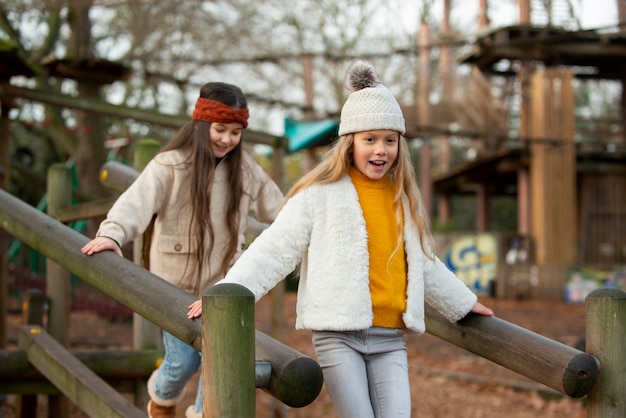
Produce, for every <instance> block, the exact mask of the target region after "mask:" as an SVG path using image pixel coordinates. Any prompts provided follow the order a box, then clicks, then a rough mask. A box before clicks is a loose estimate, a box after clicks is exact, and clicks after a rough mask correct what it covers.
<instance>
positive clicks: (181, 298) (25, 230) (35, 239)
mask: <svg viewBox="0 0 626 418" xmlns="http://www.w3.org/2000/svg"><path fill="white" fill-rule="evenodd" d="M0 228H2V229H4V230H6V231H8V232H9V233H10V234H11V235H13V236H14V237H16V238H17V239H19V240H21V241H22V242H24V243H25V244H26V245H28V246H30V247H32V248H34V249H35V250H37V251H39V252H40V253H41V254H43V255H44V256H46V257H49V258H51V259H52V260H54V261H55V262H56V263H58V264H59V265H61V266H63V267H64V268H66V269H68V270H69V271H71V272H72V273H74V274H76V275H77V276H78V277H80V278H82V279H83V280H85V281H87V282H88V283H90V284H91V285H93V286H94V287H96V288H97V289H99V290H100V291H102V292H104V293H106V294H107V295H109V296H111V297H113V298H114V299H116V300H117V301H118V302H120V303H122V304H123V305H124V306H127V307H129V308H130V309H132V310H133V311H135V312H137V313H138V314H139V315H141V316H143V317H144V318H146V319H147V320H149V321H151V322H153V323H155V324H158V325H159V326H160V327H161V328H163V329H165V330H166V331H168V332H169V333H171V334H172V335H174V336H176V337H177V338H179V339H181V340H182V341H184V342H185V343H187V344H189V345H191V346H192V347H195V348H196V349H198V350H202V338H201V337H202V327H201V323H200V322H201V321H200V320H195V321H190V320H189V319H188V318H187V307H188V306H189V305H190V304H191V303H192V302H193V301H194V300H195V298H194V297H193V296H192V295H190V294H188V293H187V292H185V291H183V290H181V289H179V288H178V287H176V286H174V285H172V284H170V283H168V282H166V281H165V280H163V279H161V278H160V277H158V276H156V275H154V274H152V273H150V272H149V271H147V270H145V269H143V268H141V267H139V266H137V265H136V264H134V263H133V262H131V261H130V260H127V259H125V258H120V257H119V256H118V255H116V254H114V253H113V252H111V251H105V252H102V253H98V254H95V255H93V256H86V255H84V254H82V253H81V252H80V248H81V247H83V246H84V245H85V244H86V243H87V242H88V238H87V237H86V236H84V235H82V234H80V233H79V232H76V231H74V230H73V229H71V228H69V227H67V226H65V225H63V224H62V223H60V222H58V221H56V220H54V219H52V218H51V217H49V216H47V215H45V214H43V213H41V212H39V211H37V210H36V209H35V208H33V207H32V206H30V205H28V204H26V203H24V202H22V201H20V200H19V199H17V198H15V197H14V196H11V195H10V194H9V193H7V192H4V191H0ZM255 350H256V358H257V359H259V360H262V361H269V362H270V363H272V366H273V367H275V366H276V365H278V369H279V370H281V371H282V372H283V373H272V377H271V379H270V383H269V385H268V388H267V389H266V390H267V391H268V392H269V393H270V394H271V395H272V396H274V397H276V398H277V399H278V400H280V401H282V402H283V403H285V404H287V405H293V404H299V405H301V406H303V405H308V404H310V403H311V402H313V401H314V400H315V399H316V398H317V396H318V395H319V391H317V392H305V391H304V390H302V389H301V387H319V388H320V389H321V382H319V381H318V380H317V379H318V377H319V376H321V371H320V367H319V365H318V364H317V362H315V361H313V360H311V359H310V358H308V357H307V356H305V355H304V354H302V353H300V352H299V351H297V350H294V349H293V348H291V347H288V346H286V345H283V344H278V343H277V342H276V343H275V342H274V340H273V339H271V338H270V337H268V336H266V335H265V334H263V333H261V332H260V331H257V332H256V347H255ZM298 360H299V361H298ZM283 378H288V379H291V380H290V383H292V384H291V385H289V384H287V385H286V384H285V383H284V382H281V381H279V380H280V379H283ZM311 380H313V381H314V383H310V381H311ZM294 381H295V382H297V384H293V382H294ZM299 386H300V387H299ZM274 388H281V389H285V390H284V391H281V390H274ZM288 389H292V391H289V390H288ZM286 392H287V393H286Z"/></svg>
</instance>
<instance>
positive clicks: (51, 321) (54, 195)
mask: <svg viewBox="0 0 626 418" xmlns="http://www.w3.org/2000/svg"><path fill="white" fill-rule="evenodd" d="M47 193H48V215H50V216H51V217H52V218H54V217H55V216H56V212H57V210H58V209H60V208H66V207H69V206H71V205H72V172H71V170H70V169H69V168H68V167H67V166H66V165H65V164H63V163H58V164H53V165H52V166H50V168H49V169H48V190H47ZM46 284H47V286H46V288H47V293H48V299H49V300H50V311H49V314H48V332H49V333H50V336H51V337H52V338H54V339H55V340H57V341H58V343H59V344H60V345H61V346H63V347H69V344H70V308H71V304H72V294H71V289H70V273H69V272H68V271H67V270H66V269H64V268H63V267H62V266H60V265H59V264H57V263H55V262H54V260H51V259H50V258H46ZM69 411H70V404H69V400H68V399H67V398H66V397H64V396H62V395H51V396H49V397H48V416H49V417H61V416H68V415H69Z"/></svg>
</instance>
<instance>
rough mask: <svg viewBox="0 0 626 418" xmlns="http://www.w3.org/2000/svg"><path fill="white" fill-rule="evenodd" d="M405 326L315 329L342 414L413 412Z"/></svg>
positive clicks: (390, 417) (363, 417)
mask: <svg viewBox="0 0 626 418" xmlns="http://www.w3.org/2000/svg"><path fill="white" fill-rule="evenodd" d="M403 336H404V331H403V330H401V329H391V328H379V327H373V328H369V329H366V330H362V331H343V332H335V331H313V346H314V347H315V353H316V355H317V361H318V362H319V364H320V366H321V367H322V371H323V373H324V381H325V383H326V388H327V389H328V393H329V395H330V398H331V400H332V402H333V405H334V406H335V410H336V411H337V415H338V416H339V418H356V417H358V418H396V417H410V416H411V391H410V388H409V365H408V359H407V350H406V344H405V342H404V338H403Z"/></svg>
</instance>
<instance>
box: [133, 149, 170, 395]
mask: <svg viewBox="0 0 626 418" xmlns="http://www.w3.org/2000/svg"><path fill="white" fill-rule="evenodd" d="M159 149H161V144H160V143H159V141H157V140H154V139H143V140H141V141H139V142H137V144H136V145H135V149H134V153H133V167H134V168H135V169H136V170H137V171H139V172H141V171H142V170H143V169H144V168H145V167H146V165H148V163H149V162H150V160H151V159H152V158H154V156H155V155H156V154H157V153H158V152H159ZM142 249H143V237H141V236H140V237H137V238H135V240H134V241H133V261H134V262H135V264H137V265H139V266H140V265H141V254H142ZM133 347H134V348H135V349H136V350H142V349H146V348H163V343H162V341H161V330H160V328H159V327H157V326H156V325H154V324H153V323H152V322H150V321H147V320H146V319H145V318H144V317H142V316H141V315H139V314H137V313H133ZM143 392H145V391H143ZM138 396H139V394H138ZM141 397H146V399H144V400H145V401H146V402H147V401H148V399H147V392H146V393H144V394H143V395H141ZM139 401H140V402H142V401H141V400H139Z"/></svg>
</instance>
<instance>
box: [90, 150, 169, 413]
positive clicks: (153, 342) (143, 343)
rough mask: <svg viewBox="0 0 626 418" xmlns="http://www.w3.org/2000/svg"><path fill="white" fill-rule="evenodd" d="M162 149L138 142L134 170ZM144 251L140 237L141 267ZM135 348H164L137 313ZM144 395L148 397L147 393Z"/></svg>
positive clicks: (136, 245) (137, 258) (137, 257)
mask: <svg viewBox="0 0 626 418" xmlns="http://www.w3.org/2000/svg"><path fill="white" fill-rule="evenodd" d="M160 149H161V144H160V143H159V141H157V140H154V139H143V140H141V141H139V142H137V145H135V149H134V153H133V167H134V169H135V170H137V171H138V172H141V171H143V169H144V168H145V167H146V165H148V163H149V162H150V160H152V158H154V156H155V155H156V154H157V153H158V152H159V150H160ZM101 173H102V171H101ZM135 178H136V177H135ZM131 183H132V182H130V183H129V184H128V186H130V184H131ZM103 184H104V183H103ZM142 250H143V237H142V236H139V237H137V238H135V240H134V241H133V261H134V262H135V264H137V265H139V266H141V255H142ZM133 347H134V348H135V349H136V350H141V349H146V348H163V344H162V341H161V330H160V329H159V327H157V326H156V325H154V324H153V323H151V322H149V321H147V320H146V319H145V318H143V317H142V316H141V315H138V314H137V313H133ZM138 395H139V394H138ZM144 395H145V396H147V393H145V394H144ZM145 401H146V402H147V401H148V399H147V398H146V399H145Z"/></svg>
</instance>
